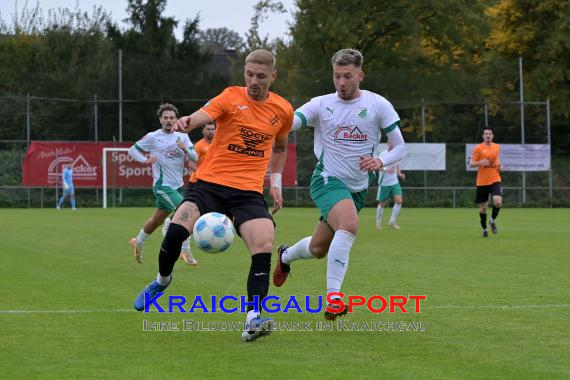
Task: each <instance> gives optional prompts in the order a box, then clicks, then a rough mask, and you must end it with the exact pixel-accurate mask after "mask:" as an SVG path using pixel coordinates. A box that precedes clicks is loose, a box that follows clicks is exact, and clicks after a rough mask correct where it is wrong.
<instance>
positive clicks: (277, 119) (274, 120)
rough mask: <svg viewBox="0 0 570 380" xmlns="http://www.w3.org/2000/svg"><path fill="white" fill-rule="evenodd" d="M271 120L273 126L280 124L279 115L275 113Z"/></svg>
mask: <svg viewBox="0 0 570 380" xmlns="http://www.w3.org/2000/svg"><path fill="white" fill-rule="evenodd" d="M269 122H270V123H271V126H272V127H275V125H277V124H279V116H277V115H275V117H273V118H271V119H269Z"/></svg>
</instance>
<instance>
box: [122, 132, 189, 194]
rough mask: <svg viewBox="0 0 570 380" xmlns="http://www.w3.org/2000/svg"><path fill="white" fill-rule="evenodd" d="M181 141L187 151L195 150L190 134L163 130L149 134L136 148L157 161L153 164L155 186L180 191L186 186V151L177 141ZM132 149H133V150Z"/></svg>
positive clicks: (136, 144) (137, 143) (138, 142)
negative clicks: (180, 188) (154, 157)
mask: <svg viewBox="0 0 570 380" xmlns="http://www.w3.org/2000/svg"><path fill="white" fill-rule="evenodd" d="M178 139H180V140H181V141H182V142H183V143H184V147H185V148H186V150H191V149H193V148H194V146H193V145H192V142H191V141H190V138H189V137H188V134H186V133H181V132H172V133H167V132H164V131H163V130H162V129H158V130H156V131H154V132H149V133H147V134H146V135H145V136H144V137H143V138H142V139H140V140H139V141H137V142H136V143H135V145H134V147H135V148H136V149H137V150H138V151H139V152H141V153H151V154H152V155H153V156H156V158H157V161H156V162H155V163H154V164H152V179H153V185H159V186H168V187H171V188H173V189H178V188H179V187H181V186H183V185H184V180H183V179H184V161H185V151H184V150H183V149H181V148H180V147H179V146H178V144H177V143H176V141H177V140H178ZM131 149H132V148H131Z"/></svg>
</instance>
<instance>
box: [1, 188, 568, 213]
mask: <svg viewBox="0 0 570 380" xmlns="http://www.w3.org/2000/svg"><path fill="white" fill-rule="evenodd" d="M377 190H378V189H377V188H376V187H370V188H369V191H368V197H367V200H366V206H367V207H374V206H376V203H377V202H376V194H377ZM503 191H504V192H503V203H504V205H505V206H506V207H569V205H570V187H555V188H553V189H552V191H553V198H552V199H551V198H550V197H549V196H548V191H549V188H548V187H527V188H526V193H527V200H526V203H523V188H522V187H509V186H507V187H504V188H503ZM102 195H103V193H102V190H101V189H95V188H80V189H76V194H75V199H76V202H77V207H80V208H81V207H102V205H103V196H102ZM403 196H404V204H405V207H448V208H461V207H473V206H474V199H475V188H474V187H427V188H426V187H405V186H404V187H403ZM283 198H284V203H285V206H286V207H312V206H313V202H312V200H311V197H310V195H309V188H308V187H304V186H299V187H289V188H284V189H283ZM266 200H267V203H268V204H271V199H270V198H269V197H268V196H267V192H266ZM154 202H155V199H154V197H153V195H152V191H151V190H150V189H149V188H137V189H113V190H110V192H109V198H108V207H152V206H154ZM56 203H57V197H56V190H55V189H54V188H45V187H22V186H0V207H20V208H55V206H56ZM65 207H69V203H65V204H64V208H65Z"/></svg>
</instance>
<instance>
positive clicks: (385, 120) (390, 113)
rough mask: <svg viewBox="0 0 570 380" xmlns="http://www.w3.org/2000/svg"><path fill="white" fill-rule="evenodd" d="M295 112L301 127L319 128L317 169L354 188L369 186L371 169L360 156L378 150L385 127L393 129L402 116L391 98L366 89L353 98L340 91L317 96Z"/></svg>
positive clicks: (351, 188) (316, 141) (316, 146)
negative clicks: (363, 165) (340, 94)
mask: <svg viewBox="0 0 570 380" xmlns="http://www.w3.org/2000/svg"><path fill="white" fill-rule="evenodd" d="M295 116H297V117H298V118H299V119H300V120H301V122H302V126H301V127H305V126H312V127H314V128H315V145H314V152H315V155H316V156H317V158H318V159H319V163H318V164H317V168H316V171H317V172H319V171H320V174H321V175H322V176H323V177H324V178H325V180H326V178H327V177H336V178H338V179H340V180H342V181H343V182H344V183H345V184H346V186H347V187H348V189H349V190H350V191H351V192H358V191H362V190H364V189H366V188H367V187H368V182H369V176H368V172H366V171H363V170H360V167H359V163H360V157H361V156H371V155H372V154H374V152H375V151H376V147H377V145H378V142H379V141H380V137H381V131H384V132H385V133H389V132H391V131H392V130H394V129H395V128H397V127H398V121H399V120H400V117H399V116H398V114H397V113H396V111H395V110H394V107H393V106H392V104H391V103H390V102H389V101H388V100H386V99H385V98H383V97H382V96H380V95H378V94H375V93H373V92H370V91H366V90H361V94H360V97H358V98H357V99H353V100H342V99H341V98H339V97H338V96H337V94H336V93H333V94H328V95H323V96H319V97H316V98H313V99H311V100H310V101H309V102H308V103H306V104H304V105H303V106H301V107H300V108H299V109H298V110H297V111H296V112H295Z"/></svg>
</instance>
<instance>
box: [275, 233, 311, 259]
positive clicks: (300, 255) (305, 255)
mask: <svg viewBox="0 0 570 380" xmlns="http://www.w3.org/2000/svg"><path fill="white" fill-rule="evenodd" d="M310 242H311V237H310V236H307V237H306V238H304V239H301V240H299V241H298V242H297V243H295V245H293V246H291V247H289V248H287V250H286V251H285V252H284V253H283V255H282V256H281V261H283V262H284V263H285V264H291V263H292V262H293V261H295V260H307V259H314V258H315V256H313V254H312V253H311V251H309V243H310Z"/></svg>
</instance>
